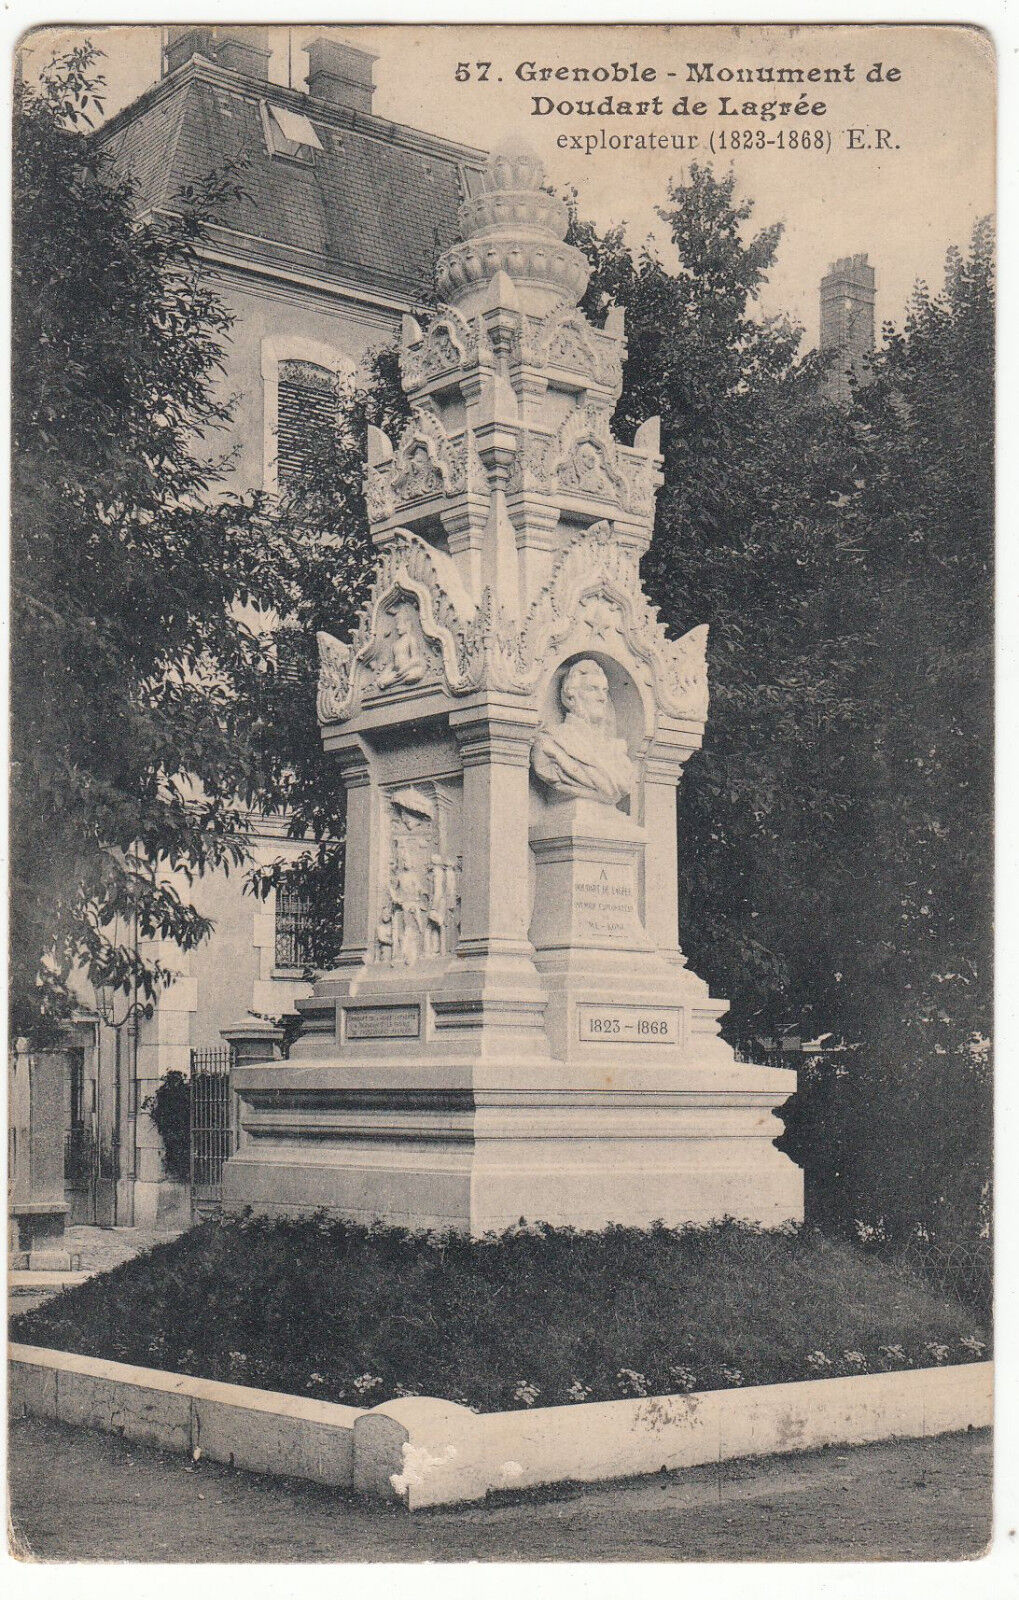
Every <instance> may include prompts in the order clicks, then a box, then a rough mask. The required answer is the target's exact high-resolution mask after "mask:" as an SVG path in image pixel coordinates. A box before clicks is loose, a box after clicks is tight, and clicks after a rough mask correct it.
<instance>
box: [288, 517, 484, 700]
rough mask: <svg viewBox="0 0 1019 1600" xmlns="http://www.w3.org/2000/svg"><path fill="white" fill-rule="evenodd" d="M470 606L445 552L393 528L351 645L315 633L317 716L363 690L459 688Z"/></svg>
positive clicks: (356, 697) (358, 696)
mask: <svg viewBox="0 0 1019 1600" xmlns="http://www.w3.org/2000/svg"><path fill="white" fill-rule="evenodd" d="M474 610H475V608H474V606H473V604H472V602H471V600H470V597H469V596H468V594H467V592H466V590H464V589H463V586H462V584H461V583H460V580H459V578H458V576H457V573H456V569H455V567H454V566H453V563H452V562H451V561H450V559H449V557H448V556H444V555H442V553H441V552H439V551H436V550H433V549H432V548H431V546H430V545H428V544H427V543H426V542H425V541H424V539H421V538H419V537H418V535H417V534H413V533H406V532H404V533H400V534H397V535H396V537H395V538H394V539H393V540H392V541H391V543H390V544H389V545H387V546H386V549H385V550H384V552H383V554H382V556H381V558H380V560H379V565H378V570H377V572H376V576H375V583H374V585H373V586H372V592H371V595H370V597H369V599H368V601H367V604H366V605H365V606H364V607H363V609H362V611H361V615H360V618H359V620H358V625H357V628H356V629H355V632H354V636H353V638H352V640H351V642H350V644H349V645H345V644H342V643H341V642H340V641H339V640H338V639H334V638H333V637H332V635H330V634H328V633H320V634H319V635H318V644H319V662H320V667H319V689H318V715H319V721H320V722H338V721H343V720H344V719H345V718H347V717H349V716H351V715H353V712H354V711H355V710H356V708H357V706H358V704H359V703H360V700H361V697H362V695H363V694H365V693H366V692H370V693H372V694H373V695H379V696H384V695H387V694H391V693H396V692H398V691H399V690H401V689H404V688H408V687H412V686H413V685H415V684H418V683H423V682H425V681H427V680H429V679H431V680H440V679H441V681H443V682H444V683H445V684H446V686H447V687H448V688H449V689H450V691H451V692H452V693H461V694H462V693H465V692H466V691H465V690H464V689H463V688H462V687H461V684H462V677H463V674H462V668H461V658H462V654H463V646H462V634H463V629H464V627H465V626H466V625H469V624H470V622H471V621H472V619H473V615H474Z"/></svg>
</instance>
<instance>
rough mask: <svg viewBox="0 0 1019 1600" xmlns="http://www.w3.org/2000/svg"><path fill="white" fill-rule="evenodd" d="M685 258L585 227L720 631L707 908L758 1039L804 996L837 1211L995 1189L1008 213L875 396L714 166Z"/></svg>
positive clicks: (913, 325) (633, 419) (677, 214)
mask: <svg viewBox="0 0 1019 1600" xmlns="http://www.w3.org/2000/svg"><path fill="white" fill-rule="evenodd" d="M660 214H661V216H662V218H663V220H664V221H665V222H666V223H667V224H668V226H669V230H670V233H671V237H672V243H673V246H674V248H675V253H676V264H675V266H674V267H672V268H671V269H670V268H669V267H668V266H666V264H665V263H664V262H663V261H662V260H661V259H659V258H658V257H657V256H655V255H653V254H651V253H650V252H649V251H648V250H644V251H642V252H640V253H638V254H636V255H634V254H633V253H631V252H630V251H629V250H628V249H627V247H626V245H625V242H624V240H623V238H622V235H621V234H620V233H619V232H618V231H617V232H614V233H610V234H608V235H607V236H605V237H599V236H598V235H597V234H596V233H595V232H594V230H593V229H591V228H590V226H587V225H584V224H581V223H579V222H577V221H576V220H575V222H574V239H575V241H576V242H578V243H580V244H581V245H582V246H583V247H584V248H585V249H586V250H587V253H588V255H589V257H590V259H591V261H592V264H593V267H594V275H593V278H592V283H591V286H590V289H589V291H588V296H587V301H586V309H588V310H589V311H590V312H592V313H594V314H598V311H599V308H600V307H601V306H602V305H603V304H604V301H605V298H606V296H607V297H609V298H611V299H613V300H614V301H616V302H617V303H619V304H622V305H624V306H625V307H626V313H627V336H628V342H629V360H628V362H627V366H626V369H625V379H624V388H623V394H622V397H621V400H620V403H619V407H618V410H617V415H616V422H617V425H618V426H619V427H620V429H621V430H622V431H623V433H624V437H625V436H626V431H627V430H632V429H634V428H635V427H636V426H637V425H638V424H639V423H640V422H641V421H642V420H643V419H644V418H645V417H647V416H650V415H652V414H654V413H659V414H660V415H661V417H662V439H663V453H664V456H665V479H666V482H665V488H664V490H663V492H662V494H661V497H660V500H659V506H658V515H657V520H656V524H655V530H654V538H653V541H652V546H651V550H650V552H649V555H648V557H647V559H646V561H645V569H644V570H645V581H646V583H647V586H648V588H649V590H650V592H651V593H652V596H653V598H654V599H655V600H656V601H657V602H658V603H659V604H660V606H661V607H662V612H663V617H664V619H665V620H666V622H667V623H668V624H669V625H670V626H672V627H674V628H675V629H676V630H677V631H682V630H683V629H685V628H687V627H689V626H691V625H692V624H694V623H696V622H700V621H707V622H709V623H710V624H711V636H710V644H709V666H710V673H711V683H712V706H711V716H710V720H709V724H708V730H707V734H706V737H705V742H704V748H703V750H702V752H701V753H700V754H698V755H697V756H695V757H694V758H693V759H692V760H691V761H690V763H689V765H688V767H687V769H686V773H685V775H684V780H683V785H682V788H681V840H680V861H681V871H682V873H683V890H684V904H683V914H682V919H681V921H682V927H681V933H682V938H683V943H684V947H685V948H686V950H687V951H688V953H689V955H690V958H691V961H692V963H693V965H694V966H695V967H696V968H697V970H699V971H702V972H703V973H704V974H705V976H707V977H708V978H709V979H710V980H711V982H712V984H713V986H715V987H716V988H717V989H718V990H720V991H721V992H722V993H726V994H729V995H731V996H732V997H733V1000H734V1005H733V1011H732V1014H731V1017H730V1019H729V1022H728V1023H727V1027H728V1029H729V1030H730V1036H731V1037H732V1038H733V1039H734V1041H735V1042H737V1043H742V1044H744V1045H746V1047H747V1048H748V1050H751V1051H753V1050H755V1049H757V1048H758V1046H757V1044H756V1037H755V1036H758V1035H759V1034H760V1033H761V1032H764V1031H767V1032H770V1031H771V1030H772V1027H773V1026H774V1025H775V1024H776V1023H779V1022H781V1021H784V1020H795V1021H796V1022H797V1023H801V1024H805V1025H806V1026H809V1027H812V1028H816V1029H817V1030H818V1031H821V1030H826V1031H831V1032H832V1033H834V1034H835V1035H836V1036H841V1037H844V1038H845V1039H847V1040H849V1041H850V1042H851V1043H852V1044H853V1045H855V1046H857V1047H858V1048H857V1049H856V1050H854V1051H853V1052H851V1054H850V1056H849V1058H848V1064H847V1060H846V1058H836V1059H839V1060H840V1064H839V1065H838V1066H837V1067H822V1066H821V1065H819V1064H818V1065H815V1067H813V1068H812V1069H811V1071H810V1072H809V1073H807V1074H805V1077H804V1090H803V1092H802V1093H801V1094H800V1095H799V1096H798V1097H797V1099H796V1101H794V1102H793V1103H792V1104H791V1105H790V1106H789V1107H788V1108H787V1120H788V1127H787V1132H786V1135H785V1136H784V1139H783V1143H784V1146H785V1148H787V1149H788V1150H790V1152H791V1153H794V1154H795V1155H796V1158H797V1159H798V1160H800V1161H801V1162H802V1163H803V1164H805V1165H806V1166H807V1167H808V1175H811V1176H812V1177H813V1178H815V1179H817V1178H818V1177H819V1175H820V1174H822V1173H823V1175H824V1182H823V1184H822V1183H821V1182H819V1181H815V1182H813V1183H812V1185H811V1187H812V1188H813V1190H814V1193H815V1195H816V1196H819V1195H821V1193H822V1189H823V1190H824V1201H825V1216H824V1220H825V1222H826V1223H828V1224H830V1225H832V1226H840V1227H843V1228H852V1226H853V1223H854V1221H855V1220H856V1219H865V1220H871V1221H877V1220H880V1219H881V1218H882V1217H883V1218H884V1219H885V1220H886V1222H887V1224H888V1229H889V1231H892V1232H894V1231H896V1230H898V1231H900V1232H902V1231H908V1230H909V1228H910V1227H912V1226H915V1225H917V1224H919V1225H921V1226H922V1227H924V1228H925V1229H926V1231H927V1232H928V1233H931V1232H937V1231H941V1232H942V1233H944V1232H946V1231H950V1230H951V1228H953V1227H954V1228H959V1227H966V1228H968V1229H969V1230H970V1232H972V1231H973V1229H974V1227H975V1226H976V1225H977V1222H978V1220H979V1217H980V1216H982V1215H984V1214H985V1213H986V1192H987V1190H986V1185H987V1177H988V1174H989V1129H990V1118H989V1096H990V1088H989V1074H988V1069H987V1064H986V1051H987V1038H988V1036H989V1032H990V1025H989V1016H988V1007H989V999H990V991H989V965H990V926H991V925H990V883H991V879H990V860H989V850H988V842H989V838H990V648H991V644H990V641H991V610H990V608H991V590H990V559H991V529H992V513H991V507H992V499H993V474H992V451H993V437H992V426H991V395H992V389H991V374H992V370H993V369H992V351H993V300H994V296H993V281H992V276H991V267H992V247H991V239H990V232H989V229H988V227H987V226H986V225H981V227H980V228H979V229H978V230H977V233H976V234H975V236H974V241H973V246H972V249H971V251H970V253H969V255H968V256H967V257H965V258H964V257H963V256H961V255H959V254H958V253H953V254H952V256H951V257H950V259H949V264H948V274H947V279H946V286H945V290H944V293H943V294H942V295H937V296H936V295H932V294H931V293H930V291H929V290H927V289H926V287H924V286H922V285H921V286H919V288H918V290H917V294H916V296H915V298H914V301H913V304H912V306H911V308H910V310H909V315H908V317H907V320H906V324H905V327H904V328H903V330H902V332H901V333H900V334H896V333H895V332H894V330H893V329H886V339H887V343H886V346H885V349H884V351H883V352H882V353H881V354H880V356H878V357H877V358H876V360H875V362H874V366H873V372H872V375H871V381H870V382H869V383H868V384H864V385H861V386H860V387H859V389H858V391H857V394H856V397H855V402H854V406H853V409H852V410H851V412H850V413H849V414H848V415H847V414H845V413H843V412H842V411H840V410H839V409H838V408H836V407H834V406H832V405H830V404H828V403H826V401H825V399H824V394H823V384H822V380H823V366H822V364H821V362H820V361H819V360H818V358H816V357H815V356H812V355H810V354H807V355H801V354H800V351H799V343H800V333H799V330H797V329H793V328H790V327H788V326H787V325H785V324H783V323H782V322H780V321H775V320H766V319H761V318H759V317H758V316H756V315H755V314H754V301H755V299H756V297H757V294H758V292H759V289H760V286H761V284H762V283H763V282H764V281H765V278H766V274H767V272H768V270H769V268H770V267H771V265H772V262H773V260H774V257H775V252H776V249H777V246H778V243H779V230H778V229H777V228H765V229H763V230H761V231H759V232H757V233H753V232H750V231H749V224H750V221H751V217H752V207H751V204H750V203H749V202H748V201H744V202H742V203H737V201H736V199H735V187H734V179H733V177H732V176H731V175H730V176H728V177H725V178H718V177H716V176H715V175H714V174H713V173H712V172H711V171H710V169H707V168H703V167H698V166H696V165H694V166H693V167H691V169H690V172H689V175H688V176H687V177H686V178H685V179H684V181H683V182H681V183H679V184H675V185H673V186H672V187H671V188H670V191H669V202H668V204H667V206H666V207H664V208H663V210H662V211H661V213H660Z"/></svg>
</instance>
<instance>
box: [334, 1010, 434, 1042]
mask: <svg viewBox="0 0 1019 1600" xmlns="http://www.w3.org/2000/svg"><path fill="white" fill-rule="evenodd" d="M344 1016H345V1019H346V1030H347V1038H348V1039H416V1038H417V1037H418V1035H419V1033H420V1032H421V1008H420V1006H348V1007H347V1008H346V1010H345V1012H344Z"/></svg>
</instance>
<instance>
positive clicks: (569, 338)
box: [226, 146, 800, 1232]
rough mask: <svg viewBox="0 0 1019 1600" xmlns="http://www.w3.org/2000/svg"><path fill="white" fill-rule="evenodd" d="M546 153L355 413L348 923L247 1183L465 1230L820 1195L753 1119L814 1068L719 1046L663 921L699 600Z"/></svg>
mask: <svg viewBox="0 0 1019 1600" xmlns="http://www.w3.org/2000/svg"><path fill="white" fill-rule="evenodd" d="M541 182H542V170H541V164H540V162H539V161H538V159H537V158H536V157H535V156H534V155H533V154H531V153H530V152H528V151H526V150H524V149H522V148H521V147H520V146H509V147H503V148H502V149H500V150H497V151H496V152H495V153H494V154H493V156H492V158H491V160H490V163H489V167H488V171H487V174H486V177H485V186H484V188H483V190H482V192H481V193H480V194H478V195H475V196H473V197H472V198H471V199H469V200H466V201H465V202H464V204H463V206H462V208H461V220H462V224H463V231H464V239H463V242H462V243H460V244H457V245H454V246H453V247H452V248H451V249H450V250H448V251H447V252H446V253H445V255H443V257H442V258H441V260H440V262H439V267H438V277H439V284H440V288H441V291H442V293H443V295H444V296H445V302H444V303H443V304H442V305H440V307H439V308H438V311H437V313H436V314H435V316H434V317H432V318H431V320H430V321H429V324H428V327H427V329H422V328H421V327H420V326H419V325H418V323H417V322H416V321H414V319H413V318H410V317H406V318H405V319H404V323H403V333H402V341H401V367H402V376H403V383H404V387H405V389H406V392H407V396H408V399H409V401H410V406H411V412H412V415H411V419H410V421H409V422H408V424H407V426H406V428H405V429H404V431H403V433H402V434H401V436H400V438H399V439H396V440H391V439H389V438H387V437H386V435H385V434H383V433H381V432H380V431H379V430H378V429H372V430H370V434H369V445H368V462H367V467H366V473H365V493H366V499H367V504H368V511H369V516H370V521H371V528H372V537H373V540H374V542H375V545H376V548H377V550H378V565H377V570H376V576H375V583H374V586H373V589H372V592H371V595H370V597H369V600H368V602H367V604H366V606H365V607H364V610H363V612H362V614H361V617H360V620H359V622H358V625H357V628H356V630H355V632H354V635H353V638H352V639H350V640H349V641H341V640H339V639H334V638H332V637H331V636H330V635H329V634H321V635H320V636H319V643H320V648H321V661H322V667H321V676H320V682H319V696H318V711H319V718H320V720H321V723H322V736H323V742H324V744H325V747H326V750H327V751H330V752H332V753H333V754H334V756H335V758H336V759H337V760H338V762H339V767H340V773H341V776H342V779H343V782H344V784H345V786H346V790H347V838H346V851H347V870H346V882H345V894H344V906H343V920H344V942H343V951H342V954H341V957H340V963H339V966H338V968H337V970H336V972H334V973H330V974H326V975H324V976H323V977H322V978H320V980H319V982H318V983H317V984H316V987H315V993H314V995H313V997H312V998H311V999H310V1000H308V1001H306V1002H302V1004H301V1007H300V1009H301V1011H302V1013H303V1017H304V1025H303V1031H302V1034H301V1037H300V1038H299V1039H298V1040H297V1043H296V1044H295V1045H294V1046H293V1049H292V1052H291V1060H290V1062H288V1063H277V1064H275V1065H274V1066H273V1067H272V1068H256V1067H246V1068H244V1069H243V1070H242V1071H239V1072H238V1074H237V1079H236V1082H237V1088H238V1092H239V1094H240V1097H241V1102H242V1105H243V1107H244V1110H243V1111H242V1119H241V1120H242V1128H246V1129H247V1130H248V1133H247V1134H246V1135H245V1140H244V1142H243V1143H242V1147H241V1149H240V1150H239V1151H238V1154H237V1155H236V1156H235V1157H234V1158H233V1159H232V1160H231V1161H230V1162H229V1163H228V1165H227V1169H226V1187H227V1198H228V1203H235V1204H239V1205H243V1204H254V1205H259V1206H263V1207H268V1208H270V1209H272V1208H274V1207H290V1208H292V1207H293V1206H294V1205H295V1204H305V1205H308V1206H313V1205H326V1206H328V1207H330V1208H332V1209H334V1210H336V1211H338V1212H339V1213H341V1214H345V1215H351V1214H354V1215H358V1216H366V1217H371V1216H385V1217H388V1218H389V1219H390V1220H393V1221H400V1222H405V1223H406V1222H409V1223H410V1224H411V1225H414V1226H433V1225H439V1226H443V1225H449V1224H450V1223H455V1224H456V1225H458V1226H462V1227H464V1228H468V1229H470V1230H472V1231H474V1232H483V1231H485V1229H486V1228H500V1227H504V1226H506V1225H508V1224H510V1223H513V1222H515V1221H516V1220H517V1219H518V1218H519V1217H520V1216H527V1217H530V1218H533V1219H535V1220H537V1219H542V1220H545V1221H552V1222H569V1223H573V1224H575V1225H578V1226H582V1227H598V1226H601V1225H603V1224H604V1223H605V1222H608V1221H617V1222H650V1221H651V1220H652V1219H653V1218H655V1217H663V1218H665V1219H666V1220H667V1221H670V1222H682V1221H690V1220H707V1218H709V1217H711V1216H718V1215H722V1214H723V1213H729V1214H733V1215H737V1216H745V1217H749V1218H753V1219H755V1220H775V1221H781V1220H783V1219H784V1218H786V1217H788V1216H794V1215H799V1212H800V1188H799V1174H798V1173H797V1171H796V1169H795V1167H793V1165H792V1163H791V1162H789V1161H788V1159H787V1158H786V1157H784V1156H780V1155H779V1153H778V1152H777V1151H776V1150H775V1149H774V1147H773V1146H772V1144H771V1141H770V1139H763V1138H762V1137H761V1129H762V1127H765V1128H766V1127H767V1126H768V1122H767V1117H768V1113H769V1112H770V1110H771V1108H772V1107H773V1106H774V1105H776V1104H777V1103H778V1102H780V1101H781V1100H783V1099H785V1098H786V1097H787V1096H788V1095H789V1094H790V1093H791V1092H792V1089H793V1087H794V1084H795V1076H794V1074H792V1073H789V1072H776V1071H770V1072H769V1071H766V1070H765V1069H763V1068H752V1067H747V1066H744V1065H741V1064H738V1063H737V1062H736V1061H735V1060H734V1058H733V1054H732V1051H731V1049H730V1048H729V1046H728V1045H726V1044H725V1043H724V1041H723V1040H722V1038H721V1036H720V1033H719V1026H718V1019H719V1017H720V1016H721V1015H722V1014H723V1013H724V1011H725V1010H726V1003H725V1002H724V1001H720V1000H713V999H712V998H711V996H710V995H709V993H708V989H707V986H706V984H704V983H703V982H702V980H701V979H699V978H698V977H696V976H695V974H694V973H692V972H691V971H690V969H689V968H688V966H687V965H686V961H685V958H684V956H683V953H682V951H681V949H680V946H679V941H678V862H677V833H676V789H677V785H678V783H679V780H680V775H681V772H682V769H683V765H684V763H685V762H686V760H687V759H688V758H689V756H690V755H691V754H692V753H693V752H694V751H695V750H696V749H697V748H698V746H699V745H700V742H701V737H702V734H703V730H704V723H705V718H706V716H707V710H708V692H707V669H706V643H707V631H708V630H707V628H706V627H705V626H703V625H702V626H700V627H695V628H693V629H692V630H691V631H690V632H689V633H687V634H686V635H685V636H684V637H683V638H681V639H678V640H670V639H669V638H668V637H667V634H666V631H665V628H664V627H663V626H662V624H661V623H660V622H659V620H658V617H657V614H656V612H655V609H654V608H653V607H652V606H651V605H650V604H649V602H648V600H647V598H646V596H645V595H644V592H643V589H642V587H641V582H640V573H639V560H640V556H641V554H642V553H643V551H644V550H645V549H646V548H647V545H648V542H649V540H650V538H651V530H652V525H653V521H654V511H655V495H656V491H657V488H658V486H659V484H660V483H661V481H662V475H661V460H660V457H659V438H658V421H657V418H650V419H648V421H646V422H644V423H643V425H642V426H641V427H640V428H639V429H638V430H637V434H636V437H635V438H634V441H633V443H632V445H625V444H622V443H621V442H620V441H619V440H618V439H617V438H616V437H615V435H614V433H613V429H612V416H613V412H614V410H615V406H616V402H617V400H618V397H619V392H620V387H621V382H622V362H623V358H624V356H625V340H624V337H623V317H622V313H621V312H620V311H618V310H611V311H610V312H609V314H608V317H607V320H606V324H605V327H604V328H596V327H594V326H592V324H591V323H590V322H589V321H588V320H587V318H586V317H585V316H584V315H583V314H582V313H581V312H580V311H579V310H578V307H577V301H578V300H579V298H580V296H581V295H582V294H583V291H584V288H585V286H586V284H587V281H588V267H587V262H586V260H585V258H584V256H583V255H582V254H581V252H580V251H578V250H575V249H574V248H573V247H572V246H570V245H567V244H566V243H565V242H564V235H565V232H566V223H567V218H566V210H565V207H564V206H563V205H562V202H561V201H559V200H557V199H556V198H555V197H554V196H552V195H550V194H548V193H546V192H545V190H544V189H542V187H541ZM245 1096H247V1098H245ZM652 1101H653V1113H652V1111H651V1110H650V1109H649V1108H650V1107H651V1106H652Z"/></svg>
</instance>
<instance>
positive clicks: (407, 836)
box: [373, 783, 460, 967]
mask: <svg viewBox="0 0 1019 1600" xmlns="http://www.w3.org/2000/svg"><path fill="white" fill-rule="evenodd" d="M386 805H387V810H388V817H387V823H388V837H389V861H388V875H387V877H386V880H385V883H384V888H383V903H382V908H381V913H380V916H379V920H378V924H377V927H376V932H375V946H374V951H373V956H374V960H375V961H376V962H378V963H381V964H383V965H388V966H403V967H413V966H416V965H417V963H418V962H419V961H424V960H429V959H434V958H436V957H440V956H446V955H451V954H452V952H453V951H454V950H455V949H456V943H457V937H458V934H459V925H460V860H459V857H458V856H457V855H456V853H455V850H454V841H453V826H452V823H453V814H454V805H455V802H454V799H453V797H452V795H451V794H450V793H449V792H448V790H446V789H445V788H444V787H443V786H442V785H441V784H434V783H430V784H423V785H421V786H415V787H411V788H403V789H397V790H393V791H391V792H390V793H389V794H387V796H386Z"/></svg>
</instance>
